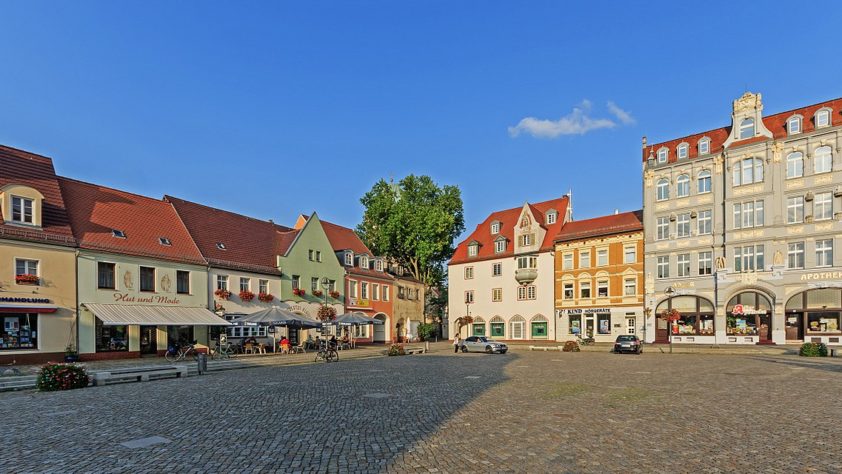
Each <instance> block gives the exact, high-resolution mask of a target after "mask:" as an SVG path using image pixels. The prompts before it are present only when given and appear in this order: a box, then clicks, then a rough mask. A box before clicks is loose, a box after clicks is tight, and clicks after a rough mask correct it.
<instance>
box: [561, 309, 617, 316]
mask: <svg viewBox="0 0 842 474" xmlns="http://www.w3.org/2000/svg"><path fill="white" fill-rule="evenodd" d="M562 312H566V313H567V315H568V316H571V315H574V314H582V313H610V312H611V308H570V309H563V310H562Z"/></svg>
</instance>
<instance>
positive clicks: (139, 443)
mask: <svg viewBox="0 0 842 474" xmlns="http://www.w3.org/2000/svg"><path fill="white" fill-rule="evenodd" d="M169 442H170V440H168V439H167V438H162V437H160V436H150V437H148V438H138V439H133V440H131V441H125V442H123V443H120V445H122V446H124V447H126V448H129V449H139V448H148V447H149V446H153V445H156V444H161V443H169Z"/></svg>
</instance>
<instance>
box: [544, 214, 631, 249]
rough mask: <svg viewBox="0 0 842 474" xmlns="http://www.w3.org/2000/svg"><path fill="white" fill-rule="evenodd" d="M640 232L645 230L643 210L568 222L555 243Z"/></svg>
mask: <svg viewBox="0 0 842 474" xmlns="http://www.w3.org/2000/svg"><path fill="white" fill-rule="evenodd" d="M640 230H643V211H642V210H640V211H633V212H623V213H620V214H611V215H608V216H601V217H594V218H593V219H584V220H581V221H573V222H568V223H567V224H565V225H564V227H562V228H561V232H559V233H558V235H557V236H556V238H555V241H556V242H568V241H571V240H580V239H585V238H592V237H600V236H605V235H613V234H621V233H626V232H634V231H640Z"/></svg>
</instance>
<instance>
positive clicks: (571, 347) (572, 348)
mask: <svg viewBox="0 0 842 474" xmlns="http://www.w3.org/2000/svg"><path fill="white" fill-rule="evenodd" d="M561 350H562V351H564V352H579V351H580V350H581V349H579V343H578V342H576V341H567V342H565V343H564V347H562V348H561Z"/></svg>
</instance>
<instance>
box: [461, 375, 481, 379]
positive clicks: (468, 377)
mask: <svg viewBox="0 0 842 474" xmlns="http://www.w3.org/2000/svg"><path fill="white" fill-rule="evenodd" d="M465 378H466V379H478V378H480V377H479V375H468V376H467V377H465Z"/></svg>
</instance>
